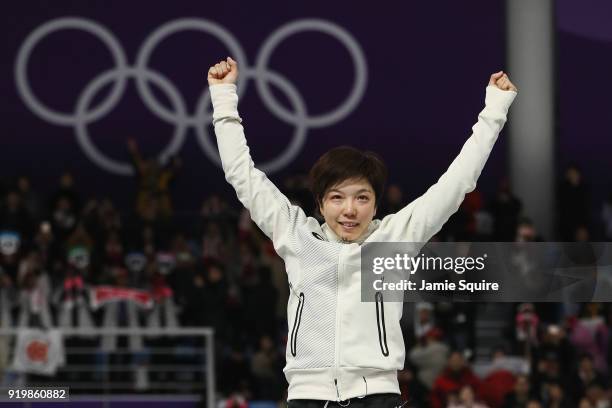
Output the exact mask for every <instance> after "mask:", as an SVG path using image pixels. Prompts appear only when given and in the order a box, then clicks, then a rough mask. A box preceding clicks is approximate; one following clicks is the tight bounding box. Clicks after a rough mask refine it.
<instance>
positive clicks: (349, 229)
mask: <svg viewBox="0 0 612 408" xmlns="http://www.w3.org/2000/svg"><path fill="white" fill-rule="evenodd" d="M320 211H321V215H323V218H325V222H326V223H327V225H328V226H329V227H330V228H331V229H332V231H334V232H335V233H336V235H338V237H340V238H341V239H342V240H343V241H346V242H353V241H356V240H357V239H359V237H361V236H362V235H363V234H364V233H365V232H366V231H367V229H368V225H370V222H371V221H372V219H373V218H374V215H375V214H376V196H375V194H374V189H373V188H372V185H371V184H370V183H369V182H368V181H367V180H365V179H350V180H345V181H343V182H342V183H339V184H337V185H335V186H333V187H332V188H330V189H329V190H327V191H326V192H325V195H324V196H323V200H322V202H321V205H320Z"/></svg>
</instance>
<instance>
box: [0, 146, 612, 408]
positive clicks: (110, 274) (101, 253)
mask: <svg viewBox="0 0 612 408" xmlns="http://www.w3.org/2000/svg"><path fill="white" fill-rule="evenodd" d="M128 147H129V149H130V152H131V154H132V158H133V161H134V167H135V169H136V172H137V174H138V178H137V180H138V186H137V193H136V195H135V197H134V206H133V208H132V209H121V210H119V209H118V208H116V207H115V205H114V204H113V202H112V201H111V200H110V199H90V198H88V197H84V196H82V195H81V193H80V192H79V188H78V180H75V178H74V175H73V174H71V173H69V172H66V173H64V174H63V175H61V177H60V180H59V183H58V185H57V187H56V188H55V191H53V192H52V193H51V194H50V195H48V196H41V195H40V194H39V193H38V192H37V191H36V189H34V188H33V187H32V185H31V182H30V179H29V178H28V177H26V176H21V177H17V178H16V179H14V180H6V182H5V183H4V184H3V185H1V186H0V193H1V197H0V330H1V329H2V328H12V327H40V328H51V327H91V326H96V327H140V326H146V327H178V326H189V327H204V326H206V327H212V328H214V330H215V344H216V350H215V353H216V365H217V367H216V372H217V375H218V388H219V390H220V392H221V393H222V394H223V395H226V396H234V397H235V398H237V399H240V398H244V399H247V400H250V399H261V400H273V401H281V400H282V399H283V398H284V397H285V390H286V383H285V380H284V377H283V373H282V368H283V366H284V353H285V344H286V341H287V323H286V304H287V299H288V290H289V288H288V285H287V280H286V275H285V272H284V265H283V262H282V260H281V259H280V258H279V257H278V256H277V255H276V253H275V251H274V248H273V247H272V245H271V242H270V241H269V240H268V239H267V238H266V237H265V236H264V235H263V234H262V233H261V232H260V231H259V229H258V228H257V227H256V226H255V225H254V224H253V223H252V221H251V220H250V217H249V214H248V212H247V211H246V210H245V209H243V208H242V207H241V206H240V205H239V203H238V202H237V200H236V199H235V198H232V197H230V198H224V197H221V196H220V195H218V194H214V193H213V194H210V195H209V196H208V197H207V198H206V199H205V200H204V202H203V203H202V205H201V210H200V212H199V214H196V215H193V216H192V217H191V218H190V222H189V223H188V225H186V226H185V225H181V224H182V223H178V222H176V217H177V215H178V214H180V213H179V212H177V210H176V209H175V204H176V203H173V200H172V197H171V190H170V186H171V182H172V180H173V178H174V177H176V175H177V173H178V172H179V170H180V166H181V163H180V161H179V160H178V159H172V160H170V161H169V162H168V163H167V164H165V165H164V166H161V165H160V164H159V163H157V162H156V161H154V160H147V159H144V158H142V157H141V156H140V154H139V152H138V146H136V144H135V143H133V142H130V143H129V144H128ZM281 189H282V190H283V192H285V193H286V194H287V196H288V197H289V198H290V200H291V201H292V202H293V203H294V204H297V205H300V206H301V207H302V208H304V210H305V211H306V213H307V214H308V215H312V216H317V213H316V209H315V206H314V203H313V201H312V198H311V197H310V193H309V191H308V183H307V178H306V176H305V175H299V174H298V175H293V176H290V177H287V178H285V180H284V181H283V183H282V185H281ZM557 195H558V208H557V210H558V211H557V212H558V218H557V227H558V228H557V235H556V236H554V237H546V236H542V234H540V233H539V231H538V230H537V229H536V227H535V225H534V223H533V222H532V221H531V220H530V219H529V214H525V213H524V211H523V208H522V205H521V201H520V199H519V198H518V197H516V196H514V195H513V193H512V191H511V190H510V187H509V184H508V183H507V182H505V181H502V182H501V183H500V185H499V188H498V190H497V193H496V194H495V195H494V196H492V197H485V196H484V195H483V194H481V193H480V192H479V191H475V192H473V193H470V194H469V195H468V196H467V197H466V199H465V200H464V202H463V204H462V205H461V208H460V210H459V211H458V212H457V213H456V214H455V215H454V216H453V217H452V218H451V219H450V220H449V222H448V223H447V224H446V225H445V227H444V228H443V230H442V231H440V233H439V234H438V235H437V236H436V237H435V239H437V240H440V241H538V240H549V241H553V240H559V241H589V240H591V241H595V240H601V241H612V195H611V196H610V198H609V199H608V200H607V201H606V202H605V203H601V205H599V210H598V212H597V213H593V211H592V208H594V207H595V206H594V205H593V203H592V202H591V201H590V192H589V189H588V185H587V183H586V182H585V180H583V178H582V177H581V173H580V170H579V168H578V167H577V166H569V167H568V168H567V169H566V171H565V173H564V175H563V178H562V180H561V181H560V183H559V186H558V189H557ZM405 204H407V197H405V194H404V192H403V189H402V187H401V186H399V185H397V184H391V185H389V186H388V188H387V190H386V193H385V197H384V201H383V202H382V203H381V204H380V206H379V211H378V215H379V216H381V217H383V216H384V215H386V214H391V213H394V212H396V211H397V210H399V209H400V208H402V207H403V206H404V205H405ZM176 207H177V208H180V205H178V206H176ZM97 287H115V288H130V289H134V290H140V291H146V292H147V293H149V294H150V295H151V299H152V300H153V303H154V305H153V307H142V308H139V307H136V308H134V307H133V305H130V304H124V303H128V302H116V303H109V304H107V305H105V306H104V307H98V308H96V307H93V305H92V301H91V297H92V296H93V295H92V293H93V292H92V290H93V289H95V288H97ZM480 306H482V305H478V304H474V303H465V304H445V303H437V304H430V303H417V304H406V306H405V308H406V310H405V313H404V318H403V320H402V327H403V328H404V338H405V340H406V365H405V369H404V370H403V371H402V372H400V374H399V381H400V385H401V391H402V394H403V396H404V398H405V399H406V400H407V401H409V403H408V405H407V406H413V407H434V408H438V407H455V408H458V407H473V408H476V407H487V406H489V407H512V408H514V407H528V408H535V407H580V408H588V407H592V408H603V407H610V399H611V388H610V371H609V370H610V367H611V365H610V364H611V362H612V361H611V359H612V354H611V353H609V350H610V342H611V341H612V336H611V335H610V334H611V333H610V328H611V327H612V326H611V324H612V307H610V305H609V304H597V303H591V304H529V303H524V304H516V305H508V307H509V311H508V313H509V314H508V318H507V319H506V321H505V322H503V323H504V328H503V333H504V335H503V337H502V338H500V339H499V340H500V341H499V344H498V346H497V347H496V348H495V351H494V352H493V353H491V355H490V356H488V358H487V359H484V360H483V359H482V358H478V359H477V358H476V350H477V349H478V338H477V335H476V330H475V322H476V321H477V318H478V313H479V310H480V309H479V307H480ZM96 346H98V347H109V346H108V345H103V344H96ZM120 346H123V347H132V346H133V345H131V344H130V343H129V342H127V343H126V344H123V345H120ZM2 347H6V345H5V346H3V345H2V344H0V349H1V348H2ZM108 349H109V350H112V347H111V348H108ZM7 356H8V353H6V350H4V352H3V350H0V377H2V374H3V371H5V370H6V369H7V368H8V367H9V361H7ZM131 380H134V381H136V379H135V378H131ZM234 397H230V398H234Z"/></svg>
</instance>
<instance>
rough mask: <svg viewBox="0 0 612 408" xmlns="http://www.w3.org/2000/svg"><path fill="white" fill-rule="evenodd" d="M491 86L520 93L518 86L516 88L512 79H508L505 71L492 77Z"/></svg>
mask: <svg viewBox="0 0 612 408" xmlns="http://www.w3.org/2000/svg"><path fill="white" fill-rule="evenodd" d="M489 85H493V86H496V87H498V88H499V89H501V90H502V91H514V92H518V89H516V86H514V84H513V83H512V82H510V78H508V75H506V74H504V71H499V72H496V73H494V74H493V75H491V78H490V79H489Z"/></svg>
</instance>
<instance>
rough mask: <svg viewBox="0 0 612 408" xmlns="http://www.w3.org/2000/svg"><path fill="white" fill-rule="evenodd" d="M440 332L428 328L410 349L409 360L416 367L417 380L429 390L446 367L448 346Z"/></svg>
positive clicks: (433, 328)
mask: <svg viewBox="0 0 612 408" xmlns="http://www.w3.org/2000/svg"><path fill="white" fill-rule="evenodd" d="M441 339H442V332H441V331H440V329H437V328H435V327H432V328H430V329H429V330H428V331H427V332H426V333H425V335H424V336H422V337H421V338H420V339H419V342H418V343H417V344H416V345H415V346H414V347H413V348H412V350H410V353H409V358H410V362H411V363H412V364H413V365H414V367H415V368H416V369H417V372H418V374H417V377H418V380H419V381H420V382H421V383H422V384H423V385H424V386H425V387H427V389H428V390H431V389H432V387H433V385H434V381H435V380H436V378H438V376H439V375H440V373H441V372H442V370H444V368H445V367H446V364H447V361H448V355H449V347H448V346H447V345H446V344H444V343H443V342H442V341H441Z"/></svg>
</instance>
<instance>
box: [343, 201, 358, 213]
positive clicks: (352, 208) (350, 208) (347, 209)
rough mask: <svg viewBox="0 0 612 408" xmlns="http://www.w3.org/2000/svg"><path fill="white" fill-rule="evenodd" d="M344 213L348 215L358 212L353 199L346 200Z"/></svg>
mask: <svg viewBox="0 0 612 408" xmlns="http://www.w3.org/2000/svg"><path fill="white" fill-rule="evenodd" d="M344 213H345V214H346V215H355V213H356V209H355V205H354V204H353V202H352V201H351V200H347V201H346V205H345V207H344Z"/></svg>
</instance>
